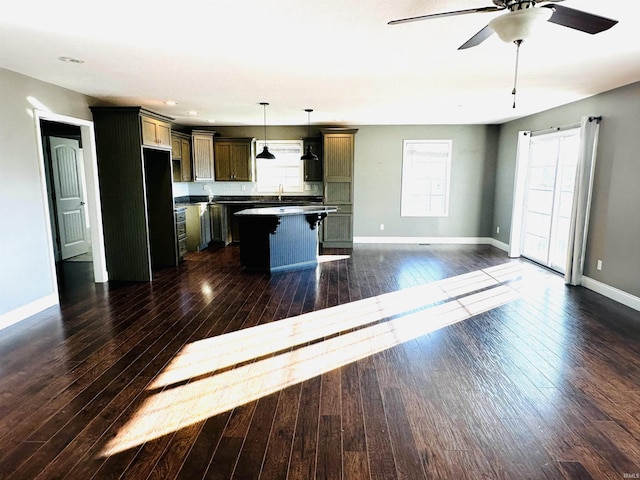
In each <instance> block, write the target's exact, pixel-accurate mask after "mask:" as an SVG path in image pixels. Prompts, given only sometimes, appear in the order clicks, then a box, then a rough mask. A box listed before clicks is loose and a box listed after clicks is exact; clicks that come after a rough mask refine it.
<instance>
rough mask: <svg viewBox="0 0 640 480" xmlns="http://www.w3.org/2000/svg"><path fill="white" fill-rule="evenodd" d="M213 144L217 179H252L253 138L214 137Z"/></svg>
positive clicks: (239, 180)
mask: <svg viewBox="0 0 640 480" xmlns="http://www.w3.org/2000/svg"><path fill="white" fill-rule="evenodd" d="M213 145H214V151H215V175H216V180H217V181H227V182H252V181H253V178H254V175H253V170H254V169H253V157H254V149H255V139H254V138H216V139H215V141H214V144H213Z"/></svg>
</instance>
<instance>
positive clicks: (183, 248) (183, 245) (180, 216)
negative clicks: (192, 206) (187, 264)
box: [175, 207, 187, 261]
mask: <svg viewBox="0 0 640 480" xmlns="http://www.w3.org/2000/svg"><path fill="white" fill-rule="evenodd" d="M175 217H176V240H177V242H178V260H179V261H182V260H184V256H185V255H186V253H187V209H186V208H185V207H178V208H176V209H175Z"/></svg>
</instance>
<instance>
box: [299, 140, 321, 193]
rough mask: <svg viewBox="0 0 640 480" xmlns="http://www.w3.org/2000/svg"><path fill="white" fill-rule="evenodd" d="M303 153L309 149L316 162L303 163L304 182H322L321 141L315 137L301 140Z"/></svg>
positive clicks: (306, 161)
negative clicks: (315, 157) (316, 158)
mask: <svg viewBox="0 0 640 480" xmlns="http://www.w3.org/2000/svg"><path fill="white" fill-rule="evenodd" d="M302 141H303V142H304V150H303V151H304V152H305V153H306V152H307V148H308V147H311V151H312V152H313V153H314V154H316V156H317V157H318V160H303V161H304V181H305V182H321V181H322V139H321V138H316V137H306V138H303V139H302Z"/></svg>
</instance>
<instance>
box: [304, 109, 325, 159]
mask: <svg viewBox="0 0 640 480" xmlns="http://www.w3.org/2000/svg"><path fill="white" fill-rule="evenodd" d="M304 111H305V112H307V137H310V136H311V112H313V109H311V108H305V110H304ZM300 160H315V161H318V160H320V159H319V158H318V156H317V155H316V154H315V153H313V147H312V146H311V145H310V144H309V145H307V150H306V151H305V152H304V155H302V156H301V157H300Z"/></svg>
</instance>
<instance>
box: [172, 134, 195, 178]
mask: <svg viewBox="0 0 640 480" xmlns="http://www.w3.org/2000/svg"><path fill="white" fill-rule="evenodd" d="M171 160H173V181H174V182H190V181H191V180H192V176H191V137H190V136H189V135H187V134H184V133H180V132H171Z"/></svg>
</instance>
